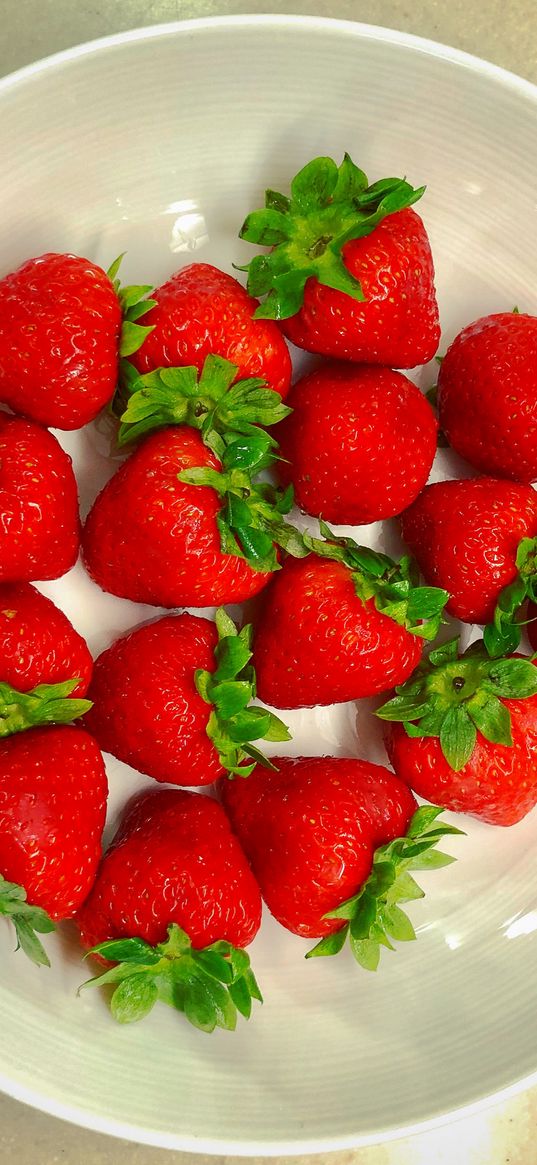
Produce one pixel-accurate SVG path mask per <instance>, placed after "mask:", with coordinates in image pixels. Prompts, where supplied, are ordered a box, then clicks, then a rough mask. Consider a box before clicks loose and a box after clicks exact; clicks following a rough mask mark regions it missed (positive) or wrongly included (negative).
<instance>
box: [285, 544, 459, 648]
mask: <svg viewBox="0 0 537 1165" xmlns="http://www.w3.org/2000/svg"><path fill="white" fill-rule="evenodd" d="M320 529H321V533H322V535H323V537H324V538H325V540H326V541H324V542H323V541H321V540H320V539H318V538H312V537H311V536H310V535H308V534H305V535H303V541H304V543H305V545H306V546H307V547H308V549H310V550H313V551H314V552H315V554H318V555H320V556H321V558H330V559H332V560H333V561H335V562H341V563H343V564H344V565H345V566H348V567H349V569H350V570H351V571H352V579H353V583H354V589H355V591H356V594H357V595H358V597H359V598H360V599H362V600H363V602H364V603H365V602H367V601H368V599H372V600H373V602H374V604H375V607H376V608H377V611H380V612H381V613H382V614H383V615H388V616H389V618H390V619H393V620H394V621H395V622H396V623H399V625H400V626H401V627H405V628H406V630H407V631H410V633H411V634H412V635H418V636H420V637H421V638H422V639H428V640H432V639H435V637H436V635H437V634H438V630H439V628H440V624H441V623H442V614H443V611H444V607H445V605H446V603H447V601H448V599H449V593H448V591H444V590H441V589H440V587H422V586H419V572H418V569H417V567H416V565H415V563H414V562H413V560H412V559H411V558H409V557H405V558H402V559H401V560H400V562H394V560H393V559H392V558H389V557H388V555H387V554H378V553H377V552H376V551H375V550H371V549H370V548H369V547H368V546H359V545H358V543H357V542H355V541H354V539H353V538H338V537H336V535H335V534H333V533H332V531H331V530H330V528H329V526H327V525H326V523H325V522H321V523H320Z"/></svg>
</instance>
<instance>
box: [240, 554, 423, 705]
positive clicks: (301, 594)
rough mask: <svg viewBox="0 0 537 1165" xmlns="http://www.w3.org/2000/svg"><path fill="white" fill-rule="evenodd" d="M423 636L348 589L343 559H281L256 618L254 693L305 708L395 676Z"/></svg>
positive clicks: (390, 683)
mask: <svg viewBox="0 0 537 1165" xmlns="http://www.w3.org/2000/svg"><path fill="white" fill-rule="evenodd" d="M422 650H423V641H422V640H421V639H420V638H419V637H418V636H416V635H411V634H410V632H408V631H407V630H406V629H405V628H404V627H400V626H399V625H398V624H397V623H395V622H394V621H393V619H390V618H389V617H388V616H387V615H382V614H381V613H380V612H379V611H377V609H376V607H375V605H374V602H373V600H371V599H370V600H368V601H367V602H366V603H363V602H362V601H361V599H359V598H358V597H357V595H356V592H355V589H354V585H353V581H352V575H351V572H350V570H349V569H348V567H346V566H344V565H343V564H342V563H339V562H331V561H330V560H329V559H321V558H318V557H317V555H315V554H310V555H309V557H308V558H302V559H288V560H287V561H286V563H285V564H284V566H283V569H282V570H281V571H279V572H278V574H277V575H276V576H275V577H274V580H273V582H272V583H271V585H270V587H269V588H268V589H267V592H266V596H265V597H264V601H263V603H262V605H261V610H260V613H259V618H258V620H257V623H256V630H255V633H254V645H253V660H252V662H253V664H254V667H255V669H256V674H257V694H258V696H259V699H260V700H262V701H263V703H266V704H270V705H272V707H274V708H311V707H313V705H315V704H336V703H340V702H343V701H346V700H358V699H360V698H361V697H363V696H374V695H378V694H379V693H380V692H385V691H387V690H388V689H389V688H392V687H395V685H397V684H402V683H403V682H404V681H405V679H408V677H409V676H410V675H411V674H412V672H413V671H414V668H415V667H417V665H418V663H419V661H420V659H421V654H422Z"/></svg>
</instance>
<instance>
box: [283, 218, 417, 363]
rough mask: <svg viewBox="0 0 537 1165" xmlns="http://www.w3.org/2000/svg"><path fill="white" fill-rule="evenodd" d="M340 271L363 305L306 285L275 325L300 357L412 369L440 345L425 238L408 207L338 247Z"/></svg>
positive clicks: (312, 283) (315, 285)
mask: <svg viewBox="0 0 537 1165" xmlns="http://www.w3.org/2000/svg"><path fill="white" fill-rule="evenodd" d="M342 254H343V259H344V262H345V266H346V267H347V268H348V270H349V271H350V272H351V275H354V276H355V277H356V278H357V279H359V281H360V283H361V286H362V291H363V293H364V296H365V301H364V302H363V303H360V302H358V300H355V299H353V298H352V296H350V295H345V294H344V293H343V292H341V291H333V290H332V288H330V287H325V286H323V285H322V284H320V283H319V282H318V280H317V279H314V278H312V279H308V282H307V283H306V287H305V291H304V303H303V305H302V307H301V309H300V311H299V312H297V314H296V315H294V316H291V318H290V319H288V320H282V323H281V328H282V330H283V332H284V333H285V335H286V336H287V338H288V339H289V340H292V342H293V344H297V345H298V347H299V348H305V349H306V351H308V352H319V353H321V354H322V355H324V356H334V357H336V358H337V359H338V360H352V361H354V362H355V363H357V364H385V365H387V366H388V367H390V368H414V367H415V366H416V365H417V364H425V363H427V361H428V360H431V359H432V357H433V356H434V354H435V352H436V350H437V348H438V344H439V341H440V325H439V321H438V305H437V302H436V295H435V289H434V266H433V259H432V255H431V248H430V245H429V240H428V238H427V232H426V230H425V227H424V225H423V222H422V220H421V218H420V217H419V215H418V214H416V212H415V211H414V210H412V209H410V208H409V209H407V210H400V211H398V212H397V214H390V215H388V217H387V218H385V219H383V220H382V222H380V223H379V225H378V226H377V227H375V230H374V231H373V232H372V233H371V234H370V235H367V236H366V237H365V238H363V239H353V240H351V242H349V243H346V244H345V246H344V247H343V252H342Z"/></svg>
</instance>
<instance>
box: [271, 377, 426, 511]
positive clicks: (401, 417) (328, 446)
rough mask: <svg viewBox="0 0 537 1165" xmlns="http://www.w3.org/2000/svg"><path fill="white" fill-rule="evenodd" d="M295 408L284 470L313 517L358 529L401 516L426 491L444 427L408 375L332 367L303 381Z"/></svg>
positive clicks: (284, 434) (285, 435)
mask: <svg viewBox="0 0 537 1165" xmlns="http://www.w3.org/2000/svg"><path fill="white" fill-rule="evenodd" d="M289 405H290V406H291V408H292V410H293V411H292V414H291V416H289V417H288V418H287V420H285V421H284V422H283V424H281V425H280V426H279V428H278V441H279V444H280V453H281V455H282V457H283V458H284V460H283V461H281V462H280V465H279V473H280V477H281V479H282V481H283V482H284V483H286V484H288V483H289V482H292V484H293V486H294V491H295V501H296V502H297V504H298V505H299V506H300V508H301V509H302V510H305V511H306V513H308V514H314V515H316V516H317V517H320V516H322V517H323V518H325V519H326V520H327V521H329V522H336V523H339V524H343V523H349V524H350V525H355V526H358V525H362V524H364V523H367V522H376V521H378V520H379V519H381V518H393V517H394V515H395V514H400V513H401V511H402V510H404V509H405V508H406V506H408V505H410V503H411V502H412V501H414V498H416V497H417V495H418V493H419V492H420V490H421V489H423V486H424V485H425V483H426V481H427V478H428V476H429V472H430V469H431V466H432V463H433V460H434V456H435V453H436V440H437V429H438V426H437V422H436V419H435V416H434V413H433V410H432V408H431V406H430V404H429V403H428V401H427V400H426V399H425V397H424V396H423V395H422V393H421V392H420V391H419V389H417V388H416V386H415V385H414V384H412V383H411V381H410V380H407V378H406V376H402V375H401V373H399V372H392V371H391V369H388V368H375V367H373V366H367V365H366V366H363V367H354V366H352V365H349V364H325V365H323V366H322V367H321V368H318V369H316V370H315V372H311V373H310V374H309V375H308V376H304V377H303V378H302V380H299V381H298V383H297V384H295V386H294V388H293V389H292V392H291V395H290V397H289Z"/></svg>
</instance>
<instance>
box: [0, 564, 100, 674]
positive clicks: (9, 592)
mask: <svg viewBox="0 0 537 1165" xmlns="http://www.w3.org/2000/svg"><path fill="white" fill-rule="evenodd" d="M92 669H93V660H92V658H91V655H90V653H89V651H88V648H87V645H86V642H85V640H84V639H83V638H82V636H81V635H79V634H78V632H77V631H75V629H74V627H73V626H72V624H71V623H70V622H69V620H68V618H67V616H66V615H64V613H63V611H60V610H59V609H58V607H56V606H55V605H54V603H52V602H51V600H50V599H47V598H45V596H44V595H42V594H40V592H39V591H36V589H35V587H33V586H31V585H30V583H4V584H3V585H0V681H2V682H3V683H8V684H11V685H12V686H13V687H14V688H18V689H19V691H21V692H28V691H29V690H30V688H34V687H35V686H36V684H39V683H45V684H54V683H59V682H60V681H62V680H67V679H69V678H70V677H71V676H77V677H78V682H77V684H76V687H74V688H73V691H72V695H73V696H85V694H86V692H87V690H88V685H89V682H90V679H91V673H92Z"/></svg>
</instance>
